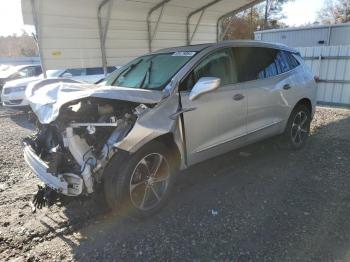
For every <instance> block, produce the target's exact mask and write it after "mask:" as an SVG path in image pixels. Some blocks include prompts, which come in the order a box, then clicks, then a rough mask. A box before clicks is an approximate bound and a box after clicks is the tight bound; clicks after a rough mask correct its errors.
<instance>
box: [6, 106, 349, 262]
mask: <svg viewBox="0 0 350 262" xmlns="http://www.w3.org/2000/svg"><path fill="white" fill-rule="evenodd" d="M33 128H34V127H33V126H32V125H30V124H29V123H28V121H27V120H26V116H25V115H23V114H14V113H13V112H11V111H5V110H3V109H1V108H0V141H1V142H0V143H1V144H0V260H15V261H48V260H49V261H56V260H57V261H62V260H64V261H65V260H78V261H79V260H80V261H94V260H105V261H130V260H132V261H134V260H140V261H155V260H162V261H166V260H171V261H174V260H177V261H187V260H189V261H193V260H194V261H218V260H219V261H350V220H349V216H350V192H349V186H350V161H349V160H350V131H349V130H350V110H345V109H330V108H318V110H317V114H316V117H315V120H314V122H313V124H312V135H311V137H310V139H309V142H308V145H307V146H306V147H305V148H304V149H303V150H301V151H298V152H290V151H281V150H279V149H277V147H275V146H274V145H275V143H274V142H273V140H272V141H271V140H269V141H265V142H262V143H258V144H255V145H252V146H249V147H246V148H244V149H241V150H238V151H234V152H231V153H229V154H226V155H224V156H221V157H218V158H215V159H212V160H210V161H206V162H205V163H202V164H200V165H197V166H195V167H192V168H190V169H189V170H187V171H185V172H183V173H181V174H180V176H179V179H178V182H177V185H176V188H175V192H174V194H173V196H172V198H171V200H170V202H169V204H168V205H167V206H166V207H165V208H164V209H163V210H162V211H161V212H160V213H159V214H157V215H155V216H154V217H152V218H149V219H147V220H145V221H131V220H126V219H124V218H123V216H122V215H119V216H118V215H115V214H114V215H112V214H110V213H109V212H108V211H107V210H106V208H105V206H104V205H103V202H101V199H87V200H84V201H83V200H79V201H78V200H76V201H73V202H71V203H69V204H68V205H67V206H65V207H58V206H53V207H51V208H50V209H47V208H44V209H43V210H40V211H39V212H37V213H35V214H32V213H31V208H30V206H29V205H28V201H29V200H30V199H31V196H32V194H33V193H34V192H35V190H36V184H37V183H38V180H37V179H36V178H35V177H34V175H32V174H31V172H30V171H29V169H28V168H27V167H26V165H25V164H24V161H23V157H22V152H21V145H20V140H21V139H22V138H23V137H24V136H26V135H28V134H30V133H31V132H32V130H33Z"/></svg>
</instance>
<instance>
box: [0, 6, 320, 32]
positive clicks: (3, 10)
mask: <svg viewBox="0 0 350 262" xmlns="http://www.w3.org/2000/svg"><path fill="white" fill-rule="evenodd" d="M323 2H324V0H295V1H291V2H289V3H287V4H286V5H285V6H284V8H283V13H284V14H285V15H286V19H284V20H283V22H285V23H286V24H287V25H289V26H300V25H303V24H307V23H312V22H314V21H315V19H316V16H317V12H318V10H319V9H320V8H321V7H322V6H323ZM22 30H26V31H28V30H30V28H28V27H24V25H23V21H22V14H21V1H20V0H0V36H6V35H12V34H21V33H22Z"/></svg>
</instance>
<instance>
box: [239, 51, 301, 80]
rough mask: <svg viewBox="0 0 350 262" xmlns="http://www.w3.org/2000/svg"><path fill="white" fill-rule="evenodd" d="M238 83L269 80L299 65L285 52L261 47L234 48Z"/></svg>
mask: <svg viewBox="0 0 350 262" xmlns="http://www.w3.org/2000/svg"><path fill="white" fill-rule="evenodd" d="M233 52H234V55H235V57H236V59H237V63H238V79H239V81H240V82H244V81H252V80H257V79H265V78H270V77H273V76H276V75H280V74H283V73H285V72H288V71H290V70H292V69H294V68H295V67H297V66H298V65H299V62H298V61H297V60H296V59H295V57H293V55H292V54H291V53H289V52H287V51H283V50H277V49H272V48H262V47H235V48H233Z"/></svg>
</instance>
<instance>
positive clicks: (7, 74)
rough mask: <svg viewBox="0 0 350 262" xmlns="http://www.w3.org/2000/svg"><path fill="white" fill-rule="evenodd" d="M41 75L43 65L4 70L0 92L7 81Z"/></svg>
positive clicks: (0, 78)
mask: <svg viewBox="0 0 350 262" xmlns="http://www.w3.org/2000/svg"><path fill="white" fill-rule="evenodd" d="M41 73H42V70H41V65H20V66H13V67H10V68H8V69H5V70H2V71H0V90H1V89H2V87H3V86H4V85H5V83H6V82H7V81H10V80H14V79H19V78H25V77H31V76H38V75H40V74H41Z"/></svg>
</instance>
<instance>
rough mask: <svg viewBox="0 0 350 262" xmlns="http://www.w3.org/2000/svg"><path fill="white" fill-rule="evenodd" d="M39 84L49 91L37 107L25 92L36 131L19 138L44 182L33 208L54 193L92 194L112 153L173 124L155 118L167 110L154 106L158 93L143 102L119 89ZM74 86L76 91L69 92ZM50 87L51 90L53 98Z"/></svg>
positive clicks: (44, 201) (154, 135) (130, 146)
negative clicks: (153, 122) (34, 120)
mask: <svg viewBox="0 0 350 262" xmlns="http://www.w3.org/2000/svg"><path fill="white" fill-rule="evenodd" d="M45 88H46V91H45V95H46V96H47V95H51V97H50V99H47V102H46V103H45V102H43V101H42V100H41V101H40V103H41V104H40V106H39V105H38V103H35V102H33V101H35V99H36V97H35V95H34V94H33V97H29V101H30V103H31V106H32V108H33V111H34V112H35V113H36V115H37V132H36V133H35V134H33V135H31V136H29V137H27V138H25V139H24V159H25V161H26V162H27V164H28V165H29V167H30V168H31V170H32V171H33V172H34V173H35V174H36V176H37V177H38V178H39V179H40V180H41V181H42V182H43V183H44V184H45V187H44V188H42V187H40V188H39V191H38V194H37V196H36V202H35V204H36V206H37V207H39V208H40V207H41V206H43V205H45V203H46V204H49V205H50V204H52V202H53V198H52V197H50V196H53V195H54V196H55V197H56V195H57V193H58V195H64V196H81V195H90V194H92V193H93V192H94V191H95V188H96V186H97V185H98V184H100V183H102V182H103V171H104V169H105V167H106V165H107V164H108V162H109V160H110V159H111V158H112V156H114V154H118V152H119V151H130V153H132V152H131V151H132V150H133V149H132V148H133V146H136V145H139V146H141V145H142V144H143V143H146V142H147V140H150V139H152V138H153V137H156V136H158V135H160V134H162V133H166V132H172V131H171V130H172V129H173V128H174V120H171V119H170V118H169V117H166V119H160V118H159V116H158V115H157V114H158V113H157V112H159V111H160V110H161V111H163V112H166V111H167V110H162V109H161V108H158V107H159V106H158V103H159V102H160V101H161V100H162V99H159V97H157V98H156V99H154V100H152V99H149V102H151V103H148V104H145V103H140V102H137V101H136V100H140V99H132V98H130V97H135V96H133V95H132V94H131V95H130V94H128V95H129V97H125V94H124V95H122V96H120V95H118V91H119V90H114V89H111V90H105V92H101V90H100V89H98V90H96V92H92V91H91V88H92V89H93V90H94V88H93V87H90V88H88V89H89V91H88V92H86V90H85V91H83V87H81V89H80V87H78V86H77V85H76V86H73V87H71V86H68V85H67V84H62V83H60V84H56V85H54V86H51V87H45ZM84 88H86V87H84ZM77 89H79V91H78V92H80V94H78V96H76V95H75V92H74V91H77ZM52 90H55V93H54V94H55V95H54V97H52ZM67 90H68V91H67ZM43 92H44V91H43ZM50 92H51V93H50ZM84 92H85V93H84ZM108 92H109V94H110V95H108V94H107V93H108ZM101 94H102V95H101ZM41 95H43V94H41ZM62 97H63V100H64V102H62ZM76 97H78V99H77V98H76ZM53 98H54V99H53ZM123 98H126V99H127V101H125V100H122V99H123ZM130 100H134V101H130ZM141 101H144V100H142V99H141ZM144 102H148V100H147V99H146V101H144ZM160 104H162V103H160ZM173 105H174V108H171V109H169V108H168V110H169V112H174V111H176V110H177V108H176V106H175V105H176V103H173ZM160 107H161V106H160ZM45 108H46V109H45ZM156 108H157V109H156ZM44 109H45V110H44ZM152 111H153V112H152ZM152 119H156V121H155V124H157V121H158V127H152V126H151V125H150V122H152ZM142 140H145V141H142ZM135 148H136V147H135ZM135 148H134V150H136V149H135ZM52 192H54V194H53V193H52Z"/></svg>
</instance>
